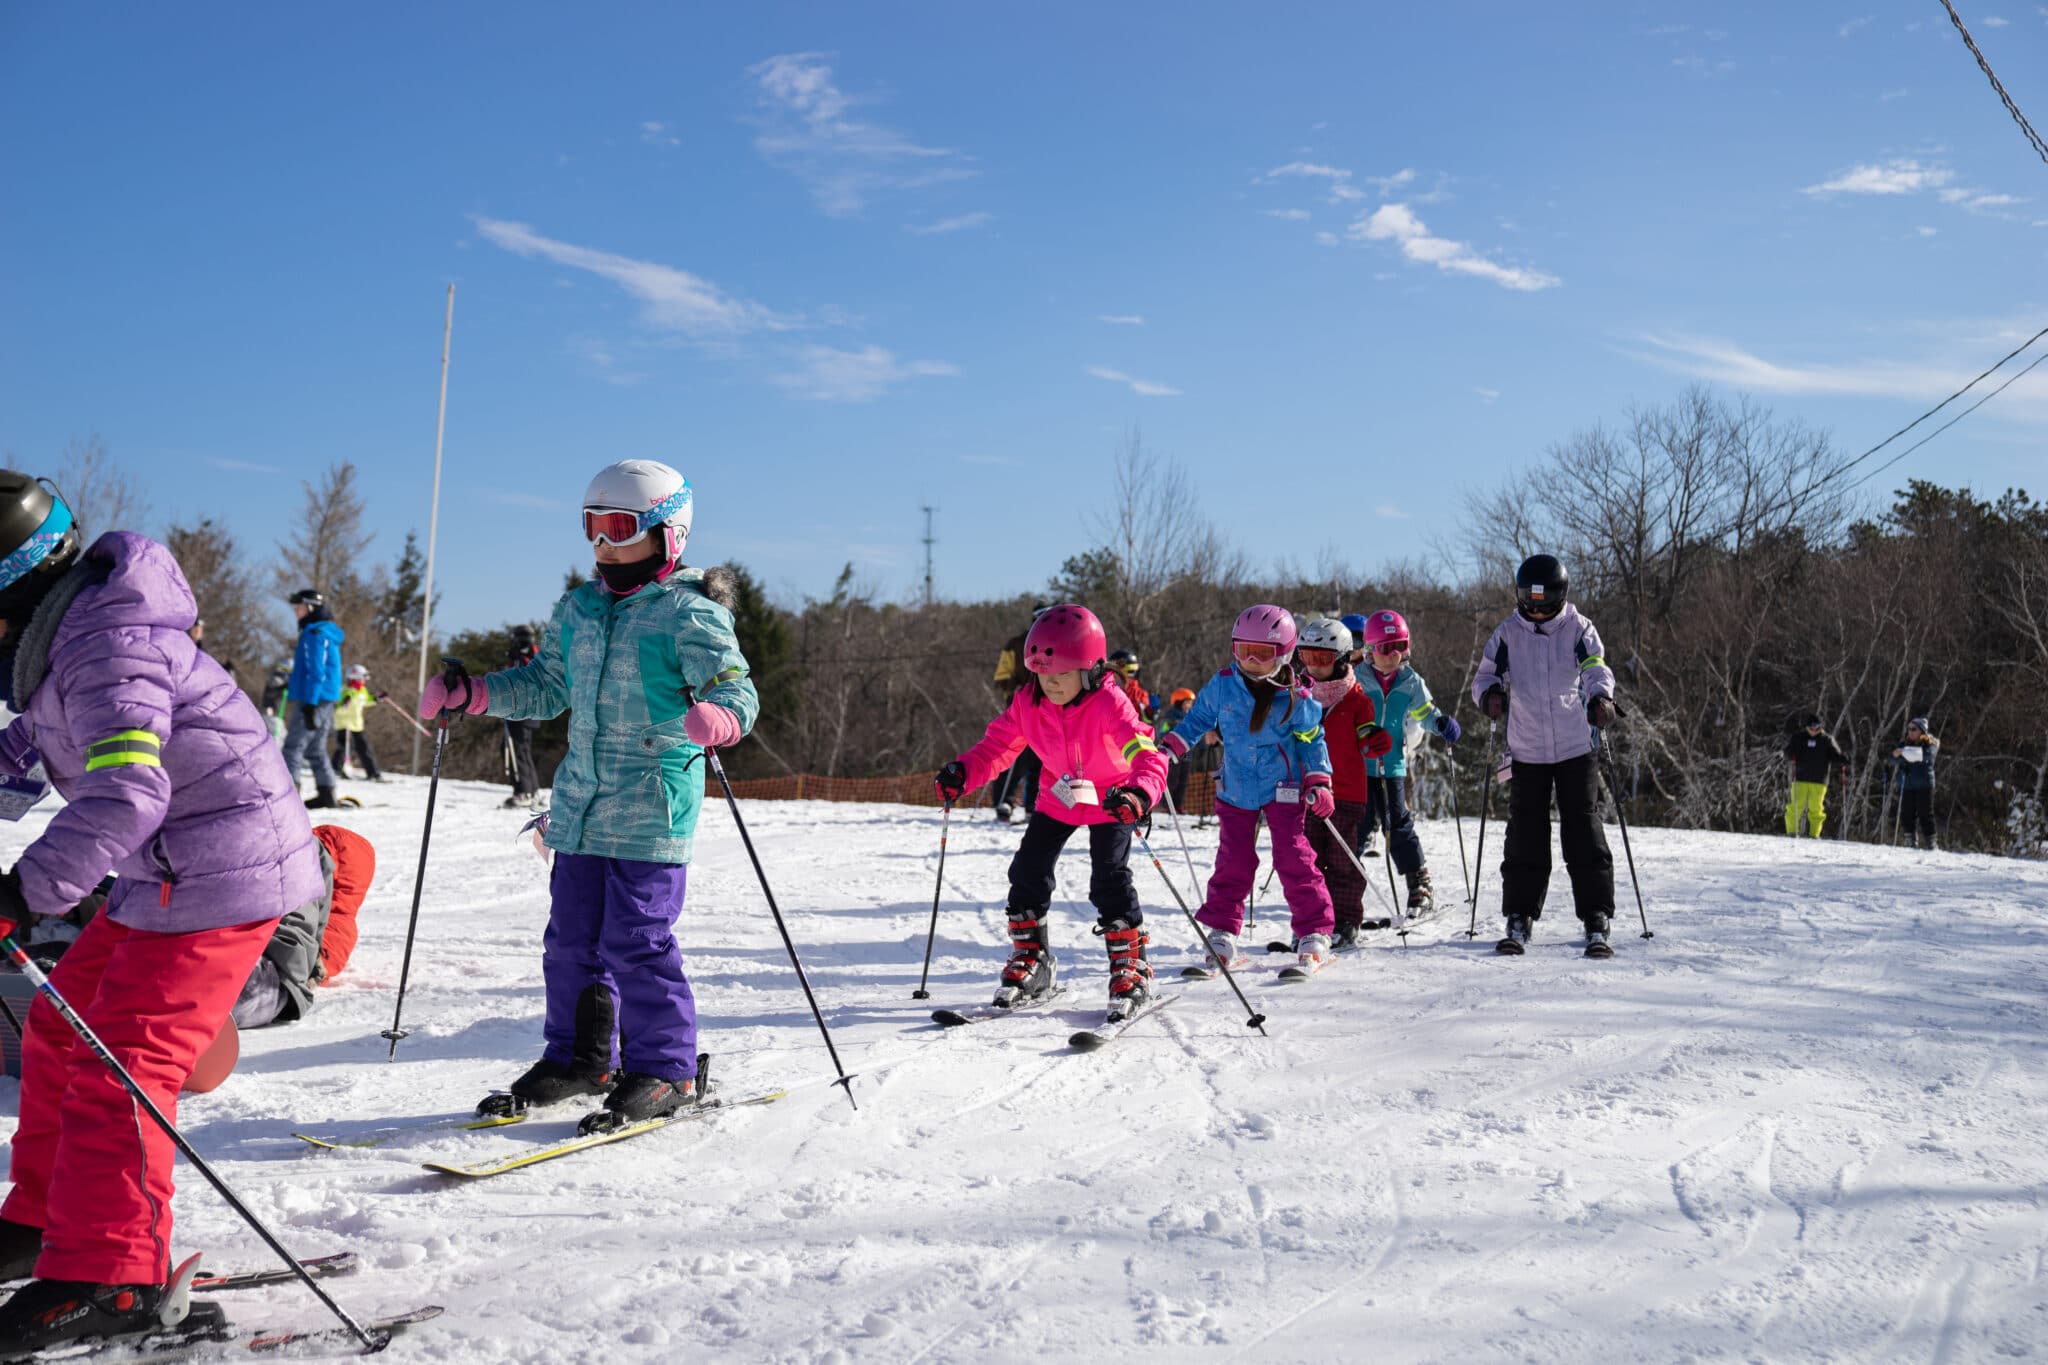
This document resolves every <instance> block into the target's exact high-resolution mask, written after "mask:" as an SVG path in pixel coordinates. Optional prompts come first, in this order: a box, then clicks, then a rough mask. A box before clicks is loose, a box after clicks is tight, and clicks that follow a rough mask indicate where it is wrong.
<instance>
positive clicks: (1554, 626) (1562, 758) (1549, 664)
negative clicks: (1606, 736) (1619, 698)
mask: <svg viewBox="0 0 2048 1365" xmlns="http://www.w3.org/2000/svg"><path fill="white" fill-rule="evenodd" d="M1495 683H1498V684H1500V685H1501V686H1502V687H1503V688H1505V689H1506V690H1507V694H1508V752H1509V753H1511V754H1513V755H1514V756H1515V758H1516V759H1517V760H1518V761H1519V762H1523V763H1564V762H1567V761H1569V760H1571V759H1574V758H1577V757H1579V755H1581V754H1586V753H1591V752H1592V750H1593V734H1592V726H1590V725H1588V724H1587V723H1586V704H1587V703H1588V702H1590V701H1591V700H1592V699H1593V698H1595V697H1608V698H1612V697H1613V696H1614V671H1613V670H1612V669H1610V668H1608V666H1607V660H1606V659H1604V658H1603V657H1601V649H1600V632H1599V631H1597V630H1595V629H1593V623H1592V622H1591V621H1588V620H1587V619H1586V618H1585V617H1583V616H1581V615H1579V609H1578V608H1577V607H1575V606H1573V605H1572V604H1571V603H1569V602H1567V603H1565V604H1564V609H1563V610H1562V611H1560V612H1558V614H1557V615H1556V616H1553V617H1551V618H1550V619H1549V620H1548V621H1531V620H1530V619H1529V618H1528V617H1526V616H1524V615H1522V613H1521V612H1519V611H1517V612H1515V613H1513V614H1512V615H1510V616H1509V617H1508V619H1507V620H1505V621H1503V622H1501V623H1500V624H1499V625H1498V626H1496V627H1494V631H1493V636H1492V638H1490V639H1489V640H1487V642H1486V652H1485V654H1484V655H1482V656H1481V657H1480V660H1479V671H1478V672H1477V673H1476V674H1474V675H1473V678H1472V700H1473V701H1474V702H1475V703H1479V704H1480V705H1482V706H1483V705H1484V702H1483V701H1481V699H1482V698H1483V697H1485V695H1486V692H1487V689H1488V688H1490V687H1492V686H1493V685H1494V684H1495ZM1388 728H1389V729H1391V728H1393V727H1392V726H1389V727H1388Z"/></svg>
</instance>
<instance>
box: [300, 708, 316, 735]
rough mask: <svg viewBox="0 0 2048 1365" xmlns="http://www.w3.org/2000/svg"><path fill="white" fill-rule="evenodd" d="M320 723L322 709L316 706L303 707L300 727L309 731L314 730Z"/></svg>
mask: <svg viewBox="0 0 2048 1365" xmlns="http://www.w3.org/2000/svg"><path fill="white" fill-rule="evenodd" d="M319 721H320V709H319V708H318V707H315V706H301V707H300V708H299V725H300V726H301V727H302V728H304V729H307V730H310V729H312V728H313V727H314V726H315V725H317V724H318V723H319Z"/></svg>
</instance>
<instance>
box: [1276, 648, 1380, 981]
mask: <svg viewBox="0 0 2048 1365" xmlns="http://www.w3.org/2000/svg"><path fill="white" fill-rule="evenodd" d="M1351 648H1352V646H1351V632H1350V631H1349V630H1347V629H1345V627H1344V623H1343V622H1341V621H1331V620H1328V619H1324V620H1320V621H1311V622H1309V623H1308V625H1307V626H1306V627H1304V628H1303V629H1302V632H1301V640H1300V642H1299V643H1298V644H1297V645H1296V646H1295V651H1294V652H1295V656H1296V657H1297V658H1299V659H1300V660H1301V666H1302V669H1303V670H1304V671H1305V672H1306V673H1307V674H1308V678H1309V683H1308V692H1309V695H1310V696H1311V697H1314V698H1315V699H1316V703H1317V704H1318V705H1319V706H1321V707H1322V708H1323V742H1324V744H1325V745H1326V746H1327V747H1328V748H1329V751H1330V781H1331V788H1332V790H1333V792H1334V794H1335V796H1336V798H1337V805H1336V808H1335V810H1334V811H1332V813H1331V815H1330V819H1329V821H1328V823H1325V822H1324V821H1321V820H1311V821H1309V825H1308V844H1309V847H1310V848H1312V849H1314V850H1315V855H1316V870H1317V871H1318V872H1321V873H1322V874H1323V884H1324V885H1325V886H1327V887H1328V888H1329V889H1330V901H1331V905H1332V908H1333V910H1334V912H1335V915H1336V939H1335V941H1334V942H1333V943H1332V944H1331V946H1332V947H1333V948H1354V947H1357V946H1358V935H1359V932H1360V931H1361V930H1362V929H1363V928H1364V927H1365V878H1364V877H1363V876H1361V875H1360V874H1359V870H1358V864H1357V863H1354V862H1353V861H1352V860H1351V852H1350V850H1354V849H1356V848H1357V847H1358V826H1359V825H1360V823H1361V822H1363V821H1364V820H1365V818H1366V812H1367V810H1368V805H1367V795H1366V792H1367V787H1366V762H1367V760H1369V759H1374V758H1378V757H1380V756H1382V755H1384V754H1385V753H1386V752H1387V750H1389V749H1391V748H1392V747H1393V745H1394V737H1393V736H1392V735H1391V734H1389V733H1388V732H1387V730H1386V728H1385V727H1384V726H1381V725H1379V724H1377V723H1376V722H1375V720H1374V717H1375V716H1376V715H1377V714H1378V711H1377V710H1376V709H1375V707H1374V705H1373V701H1372V698H1371V697H1370V696H1368V695H1367V694H1366V691H1365V689H1364V688H1362V687H1360V686H1359V685H1358V679H1357V678H1356V677H1355V676H1354V675H1353V674H1352V671H1351ZM1333 828H1334V830H1335V833H1334V834H1333V833H1332V832H1331V831H1332V829H1333Z"/></svg>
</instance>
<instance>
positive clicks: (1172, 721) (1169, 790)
mask: <svg viewBox="0 0 2048 1365" xmlns="http://www.w3.org/2000/svg"><path fill="white" fill-rule="evenodd" d="M1194 704H1195V693H1194V689H1192V688H1187V687H1176V688H1174V689H1173V695H1171V696H1169V697H1168V698H1167V699H1166V707H1165V709H1164V710H1162V711H1161V712H1160V713H1159V719H1158V720H1157V721H1156V722H1155V723H1154V726H1153V728H1154V730H1155V732H1156V733H1157V736H1158V738H1160V739H1165V738H1166V737H1167V736H1168V735H1170V734H1172V733H1173V727H1174V726H1176V725H1178V724H1180V723H1181V722H1182V721H1183V720H1186V719H1187V715H1188V708H1189V707H1190V706H1193V705H1194ZM1162 752H1165V751H1163V750H1162ZM1194 753H1195V751H1194V750H1189V751H1188V753H1187V754H1185V755H1184V756H1182V757H1180V758H1176V759H1174V760H1173V761H1172V763H1171V764H1169V765H1168V767H1167V769H1166V794H1167V795H1168V796H1170V797H1172V798H1173V809H1174V811H1175V812H1176V813H1178V812H1180V811H1183V810H1185V809H1187V800H1188V760H1189V759H1190V758H1193V757H1194Z"/></svg>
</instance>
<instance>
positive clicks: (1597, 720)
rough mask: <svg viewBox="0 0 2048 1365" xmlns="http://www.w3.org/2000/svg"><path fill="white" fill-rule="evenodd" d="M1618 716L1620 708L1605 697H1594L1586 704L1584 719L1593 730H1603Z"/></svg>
mask: <svg viewBox="0 0 2048 1365" xmlns="http://www.w3.org/2000/svg"><path fill="white" fill-rule="evenodd" d="M1620 714H1621V708H1620V707H1619V706H1616V705H1615V704H1614V703H1613V702H1611V701H1609V700H1608V699H1607V698H1605V697H1595V698H1593V700H1591V701H1589V702H1587V703H1586V719H1587V720H1588V721H1590V722H1592V725H1593V728H1594V729H1595V730H1605V729H1606V728H1607V727H1608V726H1610V725H1612V724H1614V721H1615V718H1616V717H1618V716H1619V715H1620Z"/></svg>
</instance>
